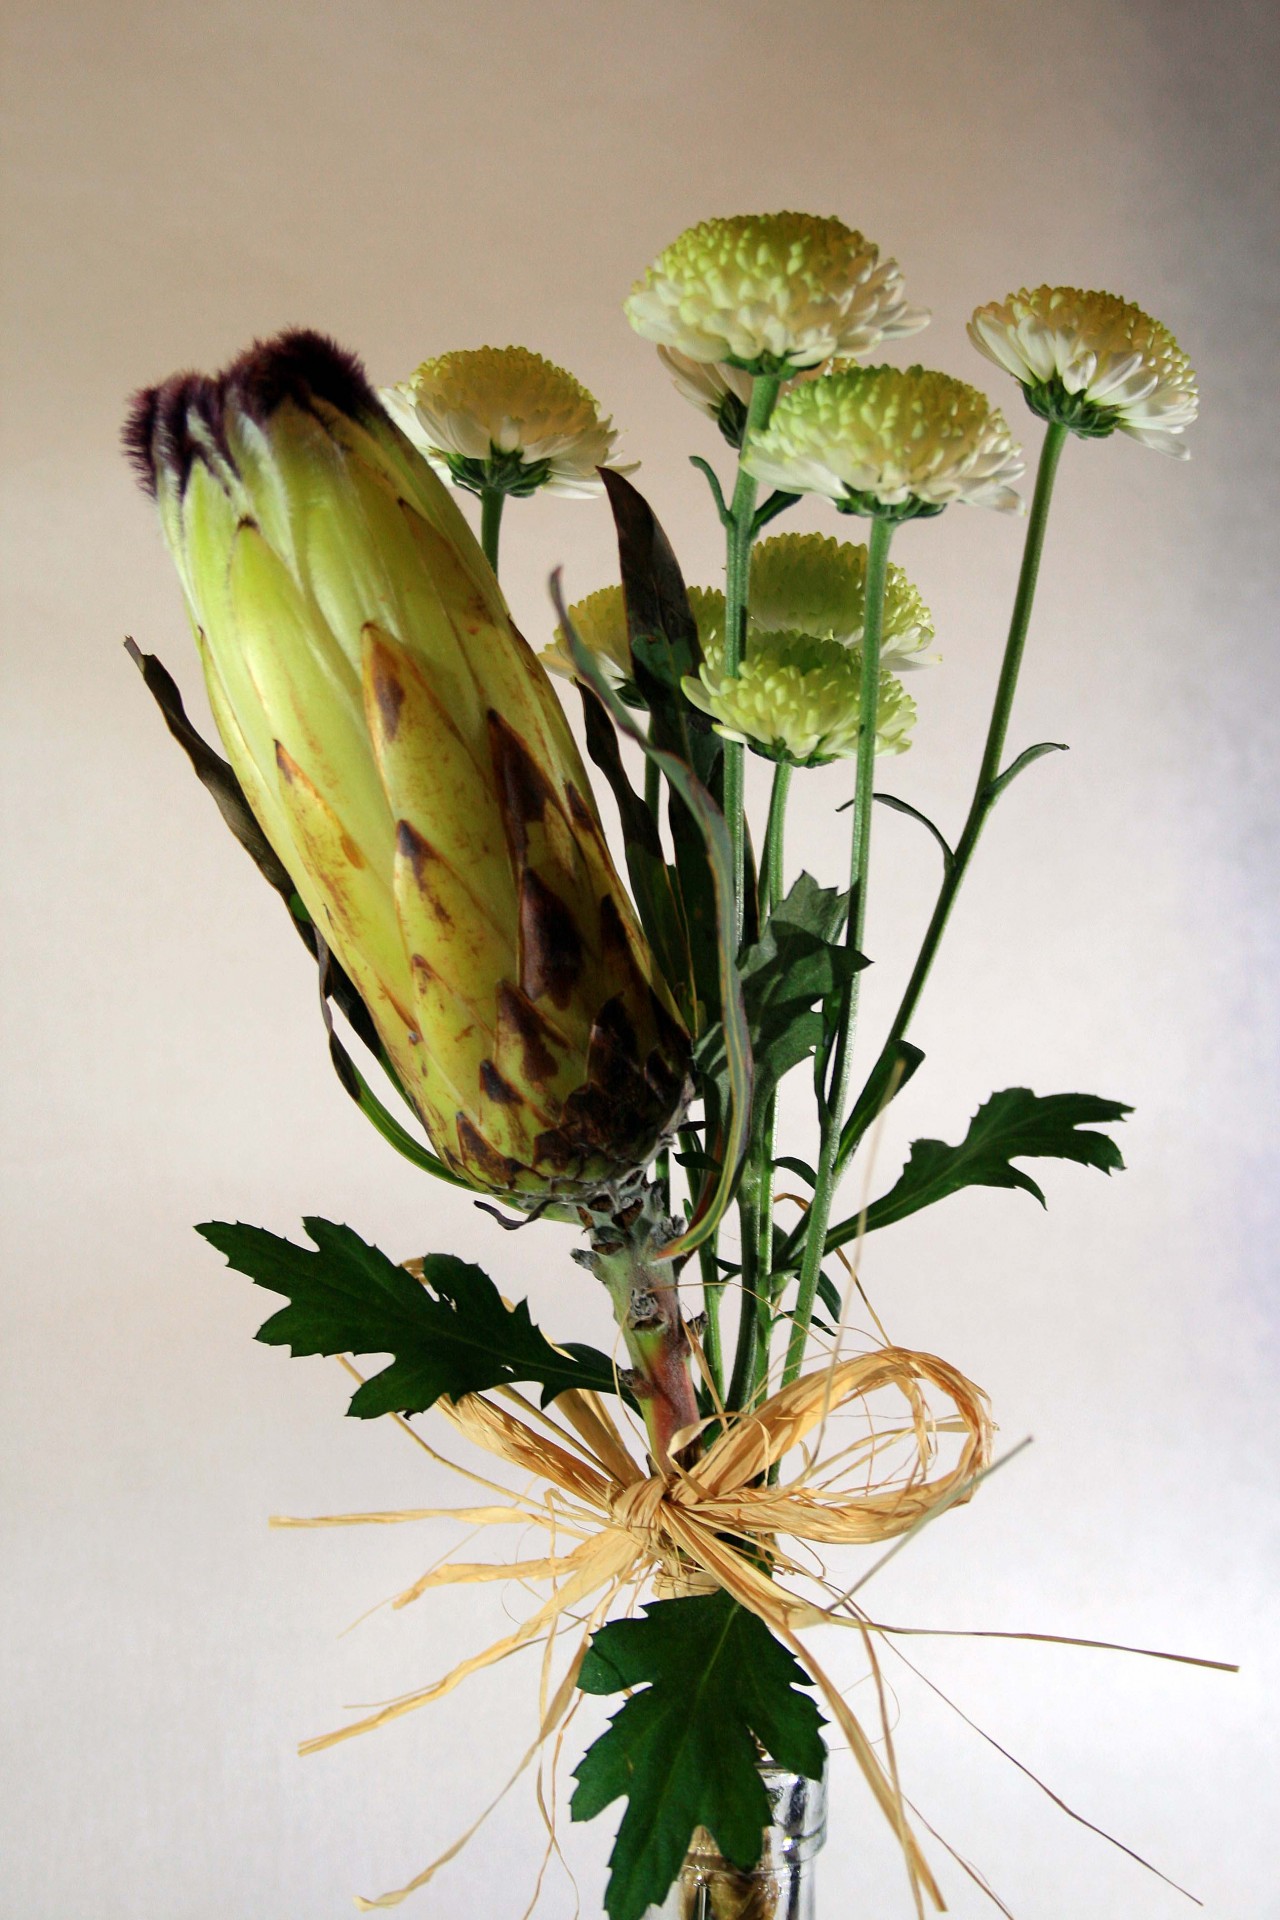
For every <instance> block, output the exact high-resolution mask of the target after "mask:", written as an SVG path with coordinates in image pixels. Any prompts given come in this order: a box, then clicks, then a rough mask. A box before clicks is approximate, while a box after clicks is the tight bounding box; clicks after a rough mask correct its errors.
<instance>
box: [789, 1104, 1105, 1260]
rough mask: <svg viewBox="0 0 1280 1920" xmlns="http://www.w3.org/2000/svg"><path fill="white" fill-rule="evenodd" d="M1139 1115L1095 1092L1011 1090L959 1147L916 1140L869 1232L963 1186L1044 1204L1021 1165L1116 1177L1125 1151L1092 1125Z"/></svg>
mask: <svg viewBox="0 0 1280 1920" xmlns="http://www.w3.org/2000/svg"><path fill="white" fill-rule="evenodd" d="M1132 1111H1133V1109H1132V1107H1127V1106H1124V1105H1123V1104H1122V1103H1121V1102H1120V1101H1118V1100H1103V1099H1100V1098H1099V1097H1098V1095H1096V1094H1092V1093H1049V1094H1036V1093H1032V1092H1031V1091H1030V1089H1029V1088H1028V1087H1006V1088H1005V1089H1004V1091H1003V1092H1002V1093H993V1094H992V1096H991V1098H990V1099H989V1100H987V1101H986V1102H984V1104H983V1105H982V1106H980V1107H979V1108H978V1111H977V1113H976V1114H975V1115H974V1117H973V1119H972V1121H971V1122H970V1124H969V1131H968V1133H967V1134H966V1135H965V1137H964V1139H963V1140H962V1141H961V1142H960V1144H959V1146H956V1147H951V1146H948V1145H947V1143H946V1141H945V1140H916V1141H913V1142H912V1146H911V1153H910V1156H909V1158H908V1160H907V1164H906V1166H905V1167H904V1168H903V1170H902V1176H901V1178H900V1179H899V1181H898V1183H897V1185H896V1186H895V1187H893V1188H891V1189H890V1191H889V1192H888V1193H886V1194H884V1195H883V1196H882V1197H881V1198H880V1199H879V1200H876V1201H874V1202H873V1203H872V1205H871V1206H870V1207H869V1208H868V1210H867V1221H866V1230H867V1232H868V1233H870V1232H872V1231H874V1229H875V1228H877V1227H887V1226H891V1225H892V1224H893V1223H894V1222H895V1221H897V1220H902V1219H905V1217H906V1216H907V1215H908V1214H909V1213H917V1212H919V1210H920V1208H921V1207H929V1206H932V1205H933V1203H934V1202H935V1201H936V1200H944V1199H945V1198H946V1197H947V1195H948V1194H951V1193H957V1192H959V1190H960V1189H961V1188H962V1187H975V1186H978V1187H1021V1188H1022V1189H1023V1191H1024V1192H1026V1193H1030V1194H1034V1196H1035V1198H1036V1199H1037V1200H1038V1201H1039V1202H1040V1204H1041V1206H1044V1204H1045V1198H1044V1194H1043V1193H1042V1192H1041V1190H1040V1188H1039V1186H1038V1185H1037V1183H1036V1182H1035V1181H1034V1180H1033V1179H1032V1178H1031V1175H1030V1174H1029V1173H1024V1172H1023V1171H1022V1169H1021V1168H1020V1167H1015V1166H1014V1165H1013V1162H1014V1161H1015V1160H1021V1159H1028V1160H1030V1159H1054V1160H1075V1161H1077V1162H1078V1163H1079V1164H1080V1165H1081V1166H1085V1167H1098V1168H1100V1169H1101V1170H1102V1172H1103V1173H1113V1172H1116V1171H1117V1170H1118V1169H1120V1168H1122V1167H1123V1166H1124V1158H1123V1156H1122V1154H1121V1152H1120V1149H1119V1147H1118V1146H1117V1145H1116V1143H1115V1141H1114V1140H1112V1139H1111V1138H1110V1136H1109V1135H1108V1134H1105V1133H1095V1132H1093V1131H1092V1130H1091V1128H1090V1123H1091V1122H1100V1123H1103V1124H1113V1123H1114V1122H1116V1121H1118V1120H1123V1119H1124V1117H1125V1115H1126V1114H1127V1113H1132ZM846 1228H847V1229H848V1231H847V1232H846V1231H845V1229H846ZM856 1231H857V1221H856V1220H850V1221H846V1222H844V1224H843V1226H842V1227H840V1228H839V1229H833V1231H832V1233H831V1234H829V1235H828V1237H827V1245H828V1247H832V1246H839V1245H841V1244H843V1241H844V1240H848V1239H852V1237H853V1235H854V1234H855V1233H856ZM837 1233H838V1234H839V1235H840V1238H839V1239H837V1237H836V1234H837Z"/></svg>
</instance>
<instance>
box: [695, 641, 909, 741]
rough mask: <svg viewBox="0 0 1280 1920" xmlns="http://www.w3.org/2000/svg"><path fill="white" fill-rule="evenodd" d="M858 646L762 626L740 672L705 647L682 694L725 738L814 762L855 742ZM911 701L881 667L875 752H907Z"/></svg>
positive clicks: (858, 702) (858, 696)
mask: <svg viewBox="0 0 1280 1920" xmlns="http://www.w3.org/2000/svg"><path fill="white" fill-rule="evenodd" d="M861 678H862V651H861V648H859V647H850V646H847V645H845V643H844V642H843V641H840V640H823V639H819V638H817V637H816V636H815V635H813V634H810V633H760V632H755V633H753V634H752V636H751V640H750V651H749V652H748V654H747V657H746V659H745V660H744V661H743V662H742V664H741V666H740V668H739V671H738V673H737V674H736V675H735V676H733V677H732V678H730V677H729V676H728V675H727V674H726V673H725V671H724V652H723V647H722V645H721V644H719V643H716V644H714V645H712V646H711V647H709V648H708V649H707V653H706V658H705V659H704V661H703V663H702V669H701V672H700V673H699V674H698V675H697V676H696V677H694V676H692V675H690V676H689V677H688V678H687V679H686V680H685V681H684V682H683V683H682V684H683V686H684V691H685V695H686V697H687V698H688V699H689V700H690V701H691V702H692V704H693V705H694V706H695V707H698V708H700V709H701V711H702V712H703V713H706V714H709V715H710V716H711V718H712V720H713V721H714V722H715V728H716V732H717V733H719V734H722V735H723V736H724V738H725V739H726V740H741V741H745V743H746V744H747V745H748V746H749V747H751V748H753V749H754V751H755V752H756V753H760V754H763V755H764V757H765V758H766V759H769V760H787V761H790V763H791V764H792V765H793V766H797V767H819V766H822V765H823V764H824V763H825V762H826V761H828V760H841V759H847V758H848V757H849V756H850V755H852V754H855V753H856V752H857V750H858V734H859V732H860V730H861V721H862V694H861ZM915 717H916V708H915V702H914V701H913V700H912V699H910V698H909V696H908V695H907V694H906V693H905V692H904V691H903V687H902V683H901V681H899V680H895V679H894V677H893V675H892V674H891V673H881V675H880V691H879V699H878V701H877V704H876V716H875V727H876V752H877V753H905V752H906V749H907V748H908V747H909V746H910V744H911V740H910V733H911V728H912V726H913V725H914V723H915Z"/></svg>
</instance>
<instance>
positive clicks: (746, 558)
mask: <svg viewBox="0 0 1280 1920" xmlns="http://www.w3.org/2000/svg"><path fill="white" fill-rule="evenodd" d="M781 385H782V381H781V379H780V378H779V377H777V376H775V375H772V374H757V375H756V377H755V379H754V380H753V381H752V383H751V404H750V406H749V407H748V409H747V424H746V426H745V428H744V429H743V435H742V445H743V447H744V448H745V447H747V446H748V445H749V443H750V440H751V436H752V434H753V433H759V432H760V431H761V430H762V429H763V428H764V427H766V426H767V425H768V424H769V416H770V414H771V413H772V412H773V409H774V403H775V402H776V400H777V398H778V389H779V387H780V386H781ZM756 492H757V483H756V481H755V480H754V479H753V478H752V476H751V475H750V474H749V473H748V472H747V470H746V468H745V467H744V466H743V464H742V456H741V454H739V456H738V478H737V483H736V485H735V487H734V490H733V501H732V503H731V505H730V507H729V513H728V522H727V527H726V531H727V534H728V543H727V547H728V550H727V554H726V562H725V618H724V667H725V672H726V674H727V675H728V676H729V677H730V678H733V677H735V676H736V675H737V672H738V668H739V666H740V664H741V662H742V659H743V656H744V654H745V652H746V644H747V596H748V591H749V588H750V582H751V546H752V542H753V541H754V539H755V535H756V526H755V515H756ZM744 756H745V749H744V748H743V745H742V742H741V741H740V740H727V741H726V742H725V749H724V815H725V820H726V821H727V823H728V827H729V839H730V843H731V845H732V848H733V897H734V900H735V902H736V907H737V929H738V934H739V936H741V932H742V918H743V899H742V889H743V879H744V873H745V867H746V854H745V849H746V823H745V819H744V814H743V799H744V791H745V785H746V781H745V758H744Z"/></svg>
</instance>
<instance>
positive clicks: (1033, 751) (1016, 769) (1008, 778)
mask: <svg viewBox="0 0 1280 1920" xmlns="http://www.w3.org/2000/svg"><path fill="white" fill-rule="evenodd" d="M1066 751H1067V745H1066V742H1065V741H1064V740H1041V741H1040V743H1039V745H1038V746H1034V747H1024V748H1023V749H1022V752H1021V753H1020V754H1019V755H1018V757H1017V759H1016V760H1011V761H1010V762H1009V765H1008V766H1007V767H1006V768H1005V770H1004V772H1003V773H998V774H997V775H996V777H995V779H994V780H993V781H992V782H991V785H990V786H989V787H988V788H987V798H988V800H998V799H999V798H1000V795H1001V794H1002V793H1003V792H1004V790H1005V788H1006V787H1008V786H1011V785H1012V783H1013V782H1014V781H1015V780H1016V779H1017V777H1018V775H1019V774H1020V773H1023V772H1025V770H1026V769H1027V768H1028V767H1029V766H1031V765H1032V763H1033V762H1034V761H1036V760H1042V759H1043V758H1044V756H1045V754H1046V753H1066Z"/></svg>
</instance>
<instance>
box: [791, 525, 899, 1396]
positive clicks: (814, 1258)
mask: <svg viewBox="0 0 1280 1920" xmlns="http://www.w3.org/2000/svg"><path fill="white" fill-rule="evenodd" d="M892 537H893V522H892V521H890V520H887V519H881V518H879V517H877V518H874V519H873V520H872V522H871V538H870V541H869V542H868V551H867V596H866V615H865V627H864V632H863V640H862V684H861V692H860V706H859V714H858V721H859V724H858V761H857V776H856V783H855V786H854V800H853V834H852V848H851V853H850V863H849V865H850V872H849V918H848V921H847V922H846V925H845V943H846V945H847V946H848V947H849V948H850V949H852V951H854V952H855V953H856V952H859V951H860V950H861V946H862V935H863V929H864V927H865V925H866V916H867V873H868V868H869V865H870V857H871V815H872V811H873V806H874V801H873V791H874V786H875V764H876V710H877V707H878V706H879V697H880V636H881V631H882V628H883V625H884V592H885V582H886V580H887V578H888V573H889V543H890V540H891V539H892ZM858 981H859V976H858V974H856V973H855V974H853V975H852V977H851V978H850V980H849V982H848V984H847V985H846V987H845V989H844V992H843V994H842V996H841V1002H840V1013H839V1018H838V1021H837V1025H836V1039H835V1062H834V1065H833V1067H832V1073H831V1082H830V1086H829V1089H828V1094H827V1100H826V1107H825V1111H824V1112H823V1114H822V1123H821V1124H822V1135H821V1143H820V1147H819V1153H818V1168H817V1172H818V1178H817V1183H816V1185H815V1187H814V1190H813V1199H812V1201H811V1202H810V1204H809V1213H808V1217H807V1219H806V1221H805V1241H804V1257H803V1260H802V1261H801V1265H800V1285H799V1290H798V1292H797V1296H796V1310H795V1320H794V1322H793V1324H792V1328H791V1338H790V1340H789V1342H788V1343H787V1360H786V1366H785V1368H784V1369H783V1375H782V1384H783V1385H784V1386H788V1385H789V1384H790V1382H791V1381H792V1380H794V1379H795V1378H796V1376H797V1374H798V1373H799V1372H800V1368H801V1366H802V1364H803V1362H804V1349H805V1342H806V1341H807V1339H808V1337H809V1323H810V1321H811V1320H812V1318H813V1303H814V1300H815V1298H816V1296H817V1291H818V1280H819V1278H820V1276H821V1272H822V1256H823V1254H824V1252H825V1251H826V1238H827V1222H828V1221H829V1220H830V1218H831V1202H832V1199H833V1197H834V1194H835V1188H836V1180H837V1178H838V1172H837V1165H836V1162H837V1156H838V1154H839V1150H840V1135H841V1129H842V1127H843V1125H844V1114H845V1108H846V1106H847V1104H848V1099H849V1081H850V1077H851V1069H852V1065H853V1041H854V1031H855V1027H856V1024H857V1017H858Z"/></svg>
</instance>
